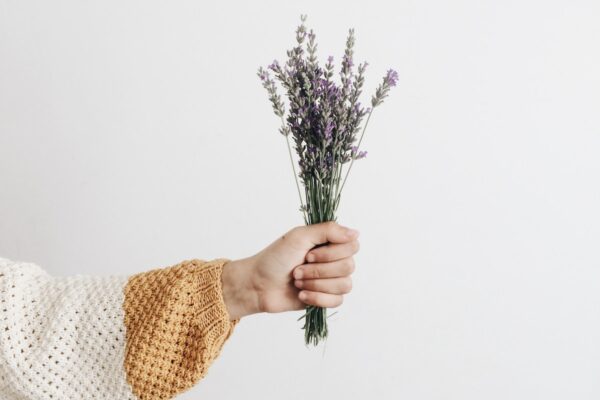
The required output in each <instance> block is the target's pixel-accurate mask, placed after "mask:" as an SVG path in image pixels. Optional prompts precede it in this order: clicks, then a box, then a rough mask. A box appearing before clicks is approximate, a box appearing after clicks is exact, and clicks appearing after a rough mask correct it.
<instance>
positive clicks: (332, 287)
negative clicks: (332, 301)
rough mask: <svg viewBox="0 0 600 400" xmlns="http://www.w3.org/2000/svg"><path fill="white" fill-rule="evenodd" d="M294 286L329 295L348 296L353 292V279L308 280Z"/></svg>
mask: <svg viewBox="0 0 600 400" xmlns="http://www.w3.org/2000/svg"><path fill="white" fill-rule="evenodd" d="M294 285H295V286H296V287H297V288H298V289H303V290H310V291H311V292H321V293H329V294H348V293H350V291H351V290H352V278H350V277H349V276H346V277H344V278H330V279H306V280H297V281H296V282H294Z"/></svg>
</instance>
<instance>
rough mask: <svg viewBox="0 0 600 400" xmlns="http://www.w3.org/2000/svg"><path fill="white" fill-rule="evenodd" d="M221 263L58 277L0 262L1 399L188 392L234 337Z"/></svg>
mask: <svg viewBox="0 0 600 400" xmlns="http://www.w3.org/2000/svg"><path fill="white" fill-rule="evenodd" d="M226 262H227V260H225V259H218V260H213V261H210V262H204V261H200V260H194V261H188V262H184V263H181V264H178V265H176V266H174V267H171V268H165V269H162V270H161V269H159V270H154V271H150V272H147V273H142V274H138V275H134V276H132V277H86V276H75V277H67V278H57V277H52V276H50V275H48V274H47V273H46V272H45V271H44V270H42V269H41V268H40V267H38V266H37V265H35V264H30V263H15V262H11V261H8V260H5V259H2V258H0V399H2V400H17V399H18V400H21V399H23V400H49V399H57V400H63V399H64V400H69V399H77V400H80V399H86V400H87V399H99V400H100V399H102V400H104V399H107V400H108V399H110V400H120V399H124V400H134V399H144V400H154V399H170V398H172V397H173V396H175V395H176V394H177V393H180V392H181V391H183V390H186V389H189V388H190V387H191V386H192V385H193V384H194V383H196V382H197V381H198V379H200V378H201V377H202V376H204V375H205V374H206V372H207V369H208V367H209V365H210V363H211V362H212V361H213V360H214V359H215V357H216V356H217V355H218V354H219V352H220V350H221V348H222V346H223V344H224V342H225V341H226V339H227V338H228V337H229V336H230V335H231V332H232V330H233V327H234V326H235V324H236V323H237V321H229V316H228V314H227V309H226V307H225V304H224V301H223V297H222V290H221V272H222V268H223V265H224V264H225V263H226Z"/></svg>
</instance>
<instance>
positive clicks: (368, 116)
mask: <svg viewBox="0 0 600 400" xmlns="http://www.w3.org/2000/svg"><path fill="white" fill-rule="evenodd" d="M374 108H375V107H373V108H371V110H370V111H369V115H367V120H366V121H365V126H363V130H362V133H361V134H360V138H359V139H358V145H357V146H356V153H357V154H358V151H359V149H360V144H361V143H362V140H363V136H365V131H366V130H367V125H369V120H370V119H371V114H373V109H374ZM354 160H355V158H354V157H352V160H350V165H349V166H348V171H346V175H345V176H344V181H343V182H342V186H341V187H340V190H339V191H338V193H337V194H336V196H335V198H336V208H337V203H339V201H340V196H341V194H342V190H344V185H346V179H348V175H349V174H350V170H351V169H352V165H353V164H354Z"/></svg>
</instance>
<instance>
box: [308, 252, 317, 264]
mask: <svg viewBox="0 0 600 400" xmlns="http://www.w3.org/2000/svg"><path fill="white" fill-rule="evenodd" d="M316 259H317V258H316V257H315V255H314V254H313V253H308V254H307V255H306V261H308V262H313V261H315V260H316Z"/></svg>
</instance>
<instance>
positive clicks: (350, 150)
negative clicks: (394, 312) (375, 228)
mask: <svg viewBox="0 0 600 400" xmlns="http://www.w3.org/2000/svg"><path fill="white" fill-rule="evenodd" d="M305 22H306V16H304V15H303V16H301V23H300V26H298V28H297V29H296V44H295V46H294V47H293V48H291V49H290V50H288V51H287V61H286V62H285V64H284V65H283V66H282V65H281V64H280V63H279V62H278V61H277V60H274V61H273V62H272V63H271V64H270V65H269V66H268V68H267V69H264V68H262V67H261V68H259V70H258V76H259V78H260V80H261V82H262V85H263V87H264V88H265V89H266V90H267V93H268V95H269V101H270V102H271V106H272V107H273V111H274V112H275V114H276V115H277V116H278V117H280V119H281V127H280V129H279V131H280V132H281V133H282V134H283V135H284V136H285V138H286V142H287V146H288V151H289V155H290V160H291V162H292V169H293V172H294V177H295V178H296V187H297V189H298V197H299V199H300V211H301V212H302V214H303V216H304V221H305V223H306V224H315V223H319V222H324V221H335V220H336V212H337V209H338V206H339V202H340V195H341V193H342V190H343V188H344V185H345V183H346V179H347V178H348V175H349V173H350V170H351V168H352V165H353V163H354V161H355V160H359V159H362V158H365V157H366V155H367V152H366V151H362V150H360V145H361V142H362V138H363V136H364V133H365V130H366V128H367V125H368V122H369V119H370V117H371V115H372V113H373V109H374V108H375V107H377V106H379V105H380V104H381V103H383V100H384V99H385V98H386V97H387V96H388V93H389V91H390V89H391V88H392V87H394V86H396V84H397V82H398V73H397V72H396V71H394V70H391V69H390V70H389V71H388V72H387V74H386V75H385V77H384V78H383V82H382V83H381V84H380V85H379V86H378V87H377V89H376V91H375V94H374V95H373V97H372V99H371V107H367V108H365V107H363V106H362V104H361V103H360V100H359V99H360V97H361V94H362V88H363V85H364V80H365V78H364V74H365V71H366V69H367V66H368V63H367V62H363V63H360V64H358V66H357V67H356V68H355V64H354V43H355V37H354V29H350V30H349V31H348V36H347V39H346V46H345V50H344V55H343V56H342V62H341V66H340V70H339V80H340V81H339V83H337V82H335V81H334V80H333V76H334V68H335V67H334V64H333V61H334V58H333V56H329V57H327V63H326V64H325V66H324V67H321V66H320V65H319V62H318V57H317V43H316V35H315V33H314V31H313V30H312V29H310V30H307V28H306V26H305ZM269 71H270V72H271V73H273V76H274V77H273V78H272V77H271V76H270V74H269ZM275 81H278V82H279V84H280V87H281V88H282V89H283V90H284V92H285V95H286V97H287V100H288V106H287V110H286V107H285V105H284V103H283V101H282V100H281V96H280V95H279V93H278V89H277V85H276V84H275ZM365 117H366V120H365V122H364V125H363V119H364V118H365ZM358 133H360V136H359V137H358ZM291 142H293V147H294V150H295V151H296V154H297V156H298V167H299V172H298V173H296V167H295V164H294V160H293V156H292V147H291V144H290V143H291ZM345 164H348V167H347V169H346V172H345V174H343V169H344V168H343V167H344V165H345ZM342 175H343V179H342ZM298 178H300V181H301V182H302V186H303V188H304V196H303V195H302V193H301V192H302V191H301V189H300V184H299V181H298ZM303 197H304V199H305V201H304V200H303ZM304 318H305V324H304V329H305V340H306V343H307V344H309V343H312V344H315V345H316V344H318V343H319V341H320V340H322V339H324V338H325V337H326V336H327V320H326V310H325V309H322V308H319V307H308V308H307V310H306V314H305V315H304Z"/></svg>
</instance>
